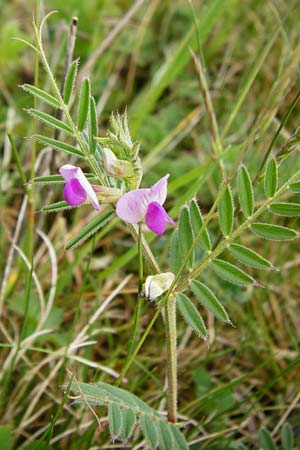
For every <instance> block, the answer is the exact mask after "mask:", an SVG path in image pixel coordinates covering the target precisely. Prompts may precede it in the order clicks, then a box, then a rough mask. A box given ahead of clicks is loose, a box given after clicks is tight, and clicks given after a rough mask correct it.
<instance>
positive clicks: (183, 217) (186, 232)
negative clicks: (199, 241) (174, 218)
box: [178, 206, 194, 267]
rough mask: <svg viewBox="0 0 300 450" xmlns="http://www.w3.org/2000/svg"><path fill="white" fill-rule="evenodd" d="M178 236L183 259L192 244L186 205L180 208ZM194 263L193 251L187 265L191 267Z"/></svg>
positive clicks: (191, 232)
mask: <svg viewBox="0 0 300 450" xmlns="http://www.w3.org/2000/svg"><path fill="white" fill-rule="evenodd" d="M178 230H179V231H178V237H179V245H180V251H181V256H182V259H184V258H185V257H186V256H187V254H188V251H189V250H190V248H191V246H192V245H193V230H192V225H191V219H190V214H189V210H188V208H187V206H184V207H183V208H181V210H180V214H179V225H178ZM193 264H194V252H193V253H192V255H191V257H190V258H189V260H188V266H189V267H193Z"/></svg>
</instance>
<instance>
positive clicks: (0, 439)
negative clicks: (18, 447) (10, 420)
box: [0, 425, 13, 450]
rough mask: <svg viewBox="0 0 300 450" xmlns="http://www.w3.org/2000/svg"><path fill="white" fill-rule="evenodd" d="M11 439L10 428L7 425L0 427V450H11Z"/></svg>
mask: <svg viewBox="0 0 300 450" xmlns="http://www.w3.org/2000/svg"><path fill="white" fill-rule="evenodd" d="M12 438H13V437H12V432H11V428H10V427H9V426H8V425H0V448H1V449H2V450H12V448H13V439H12Z"/></svg>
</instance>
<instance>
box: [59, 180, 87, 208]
mask: <svg viewBox="0 0 300 450" xmlns="http://www.w3.org/2000/svg"><path fill="white" fill-rule="evenodd" d="M86 197H87V195H86V192H85V190H84V189H83V187H82V186H81V184H80V183H79V181H78V180H77V179H76V178H72V179H71V180H69V181H68V182H67V183H66V185H65V187H64V199H65V200H66V202H68V203H69V205H71V206H78V205H81V203H83V202H85V201H86Z"/></svg>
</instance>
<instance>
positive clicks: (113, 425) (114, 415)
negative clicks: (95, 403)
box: [108, 403, 123, 440]
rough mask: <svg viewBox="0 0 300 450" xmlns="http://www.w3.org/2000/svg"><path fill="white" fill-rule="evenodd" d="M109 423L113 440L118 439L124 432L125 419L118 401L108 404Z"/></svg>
mask: <svg viewBox="0 0 300 450" xmlns="http://www.w3.org/2000/svg"><path fill="white" fill-rule="evenodd" d="M108 423H109V431H110V435H111V438H112V440H114V439H117V438H118V437H119V436H120V434H121V432H122V426H123V420H122V413H121V409H120V407H119V406H118V405H117V404H116V403H111V404H110V405H108Z"/></svg>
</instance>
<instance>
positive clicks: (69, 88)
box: [64, 59, 79, 105]
mask: <svg viewBox="0 0 300 450" xmlns="http://www.w3.org/2000/svg"><path fill="white" fill-rule="evenodd" d="M78 63H79V59H76V60H75V61H73V62H72V64H71V66H70V68H69V71H68V74H67V77H66V82H65V86H64V102H65V104H66V105H67V104H68V103H69V101H70V98H71V95H72V92H73V88H74V84H75V79H76V75H77V70H78Z"/></svg>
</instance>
